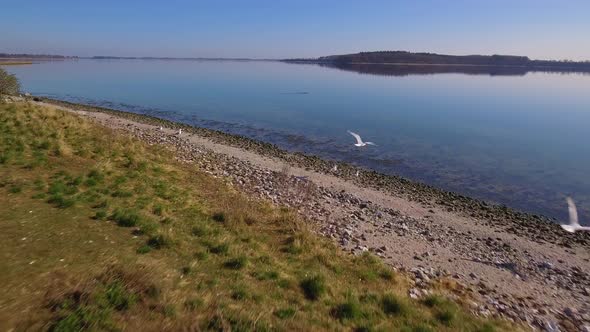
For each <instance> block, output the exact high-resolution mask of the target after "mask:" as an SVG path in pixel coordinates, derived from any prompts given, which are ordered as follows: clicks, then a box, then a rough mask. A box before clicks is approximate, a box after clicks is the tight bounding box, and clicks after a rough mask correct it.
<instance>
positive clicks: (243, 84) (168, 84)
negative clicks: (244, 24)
mask: <svg viewBox="0 0 590 332" xmlns="http://www.w3.org/2000/svg"><path fill="white" fill-rule="evenodd" d="M381 67H383V66H381ZM6 70H8V71H9V72H12V73H14V74H16V75H17V77H18V78H19V79H20V81H21V83H22V85H23V91H26V92H30V93H32V94H34V95H41V96H47V97H52V98H56V99H61V100H67V101H72V102H80V103H87V104H92V105H98V106H104V107H110V108H115V109H121V110H126V111H131V112H136V113H142V114H149V115H153V116H157V117H161V118H165V119H170V120H175V121H180V122H184V123H188V124H193V125H197V126H203V127H207V128H213V129H219V130H222V131H225V132H229V133H234V134H240V135H244V136H247V137H250V138H254V139H258V140H262V141H265V142H270V143H274V144H276V145H278V146H279V147H282V148H284V149H287V150H290V151H301V152H305V153H308V154H314V155H318V156H321V157H323V158H327V159H332V160H341V161H347V162H350V163H353V164H356V165H359V166H363V167H366V168H370V169H374V170H377V171H380V172H383V173H387V174H396V175H401V176H404V177H407V178H410V179H413V180H417V181H421V182H424V183H427V184H430V185H433V186H436V187H440V188H443V189H446V190H451V191H455V192H458V193H462V194H466V195H469V196H472V197H476V198H480V199H485V200H488V201H491V202H495V203H499V204H505V205H507V206H510V207H513V208H516V209H519V210H523V211H527V212H533V213H539V214H544V215H546V216H549V217H554V218H556V219H557V220H558V221H563V220H565V219H566V218H567V208H566V203H565V199H564V198H565V196H566V195H571V196H572V197H573V198H574V199H575V200H576V202H577V204H578V210H579V213H580V218H581V221H582V223H586V224H588V223H589V222H590V75H588V74H583V73H543V72H527V71H522V70H516V71H511V70H505V69H502V70H473V68H472V69H470V70H468V71H466V72H461V70H456V69H453V68H451V69H450V70H440V69H436V70H429V69H428V68H426V69H424V68H408V67H403V68H386V69H379V67H371V66H369V67H367V66H364V67H363V68H332V67H329V66H320V65H310V64H288V63H282V62H272V61H204V60H203V61H196V60H193V61H189V60H174V61H170V60H90V59H81V60H73V61H56V62H44V63H38V64H34V65H30V66H8V67H6ZM347 130H352V131H354V132H357V133H359V134H360V135H361V136H362V137H363V138H364V139H366V140H369V141H373V142H375V143H377V144H378V145H377V146H369V147H364V148H357V147H355V146H353V143H354V139H353V137H352V136H350V135H349V134H348V133H347Z"/></svg>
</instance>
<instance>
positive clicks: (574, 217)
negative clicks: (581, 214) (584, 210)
mask: <svg viewBox="0 0 590 332" xmlns="http://www.w3.org/2000/svg"><path fill="white" fill-rule="evenodd" d="M566 200H567V208H568V211H569V214H570V225H572V226H580V222H579V221H578V209H576V204H575V203H574V200H573V199H572V198H571V197H567V198H566Z"/></svg>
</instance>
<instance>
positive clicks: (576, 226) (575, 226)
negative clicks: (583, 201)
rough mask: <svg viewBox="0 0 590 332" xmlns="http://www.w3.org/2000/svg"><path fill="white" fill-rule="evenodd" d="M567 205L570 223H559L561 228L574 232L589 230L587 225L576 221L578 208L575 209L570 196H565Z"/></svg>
mask: <svg viewBox="0 0 590 332" xmlns="http://www.w3.org/2000/svg"><path fill="white" fill-rule="evenodd" d="M566 201H567V207H568V211H569V215H570V223H569V224H568V225H561V228H563V229H565V230H566V231H567V232H570V233H574V232H576V231H590V227H588V226H580V223H579V222H578V210H577V209H576V204H575V203H574V200H573V199H571V198H570V197H567V198H566Z"/></svg>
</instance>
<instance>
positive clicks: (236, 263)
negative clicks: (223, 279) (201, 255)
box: [223, 256, 248, 270]
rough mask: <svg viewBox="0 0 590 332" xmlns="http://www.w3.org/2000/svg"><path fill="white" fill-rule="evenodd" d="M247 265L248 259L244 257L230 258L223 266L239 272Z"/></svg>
mask: <svg viewBox="0 0 590 332" xmlns="http://www.w3.org/2000/svg"><path fill="white" fill-rule="evenodd" d="M246 264H248V259H247V258H246V257H245V256H240V257H236V258H232V259H230V260H228V261H226V262H225V264H223V266H225V267H226V268H228V269H232V270H239V269H241V268H243V267H245V266H246Z"/></svg>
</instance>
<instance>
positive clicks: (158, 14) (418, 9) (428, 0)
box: [0, 0, 590, 60]
mask: <svg viewBox="0 0 590 332" xmlns="http://www.w3.org/2000/svg"><path fill="white" fill-rule="evenodd" d="M0 10H1V11H0V52H10V53H16V52H19V53H20V52H23V53H25V52H26V53H55V54H67V55H79V56H90V55H119V56H178V57H182V56H186V57H199V56H203V57H255V58H284V57H316V56H321V55H329V54H341V53H352V52H357V51H365V50H367V51H368V50H409V51H431V52H437V53H448V54H493V53H498V54H517V55H528V56H530V57H531V58H549V59H566V58H567V59H574V60H586V59H590V18H589V17H590V1H588V0H554V1H549V0H511V1H508V0H455V1H453V0H423V1H420V0H403V1H393V0H391V1H383V0H374V1H371V0H366V1H362V0H354V1H348V0H340V1H336V0H316V1H311V0H298V1H281V0H274V1H271V0H242V1H238V0H234V1H229V0H218V1H213V0H211V1H180V0H170V1H149V0H144V1H136V0H119V1H114V0H103V1H92V2H91V1H84V0H77V1H71V0H53V1H48V0H38V1H29V0H18V1H13V0H0Z"/></svg>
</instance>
